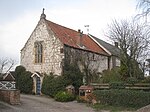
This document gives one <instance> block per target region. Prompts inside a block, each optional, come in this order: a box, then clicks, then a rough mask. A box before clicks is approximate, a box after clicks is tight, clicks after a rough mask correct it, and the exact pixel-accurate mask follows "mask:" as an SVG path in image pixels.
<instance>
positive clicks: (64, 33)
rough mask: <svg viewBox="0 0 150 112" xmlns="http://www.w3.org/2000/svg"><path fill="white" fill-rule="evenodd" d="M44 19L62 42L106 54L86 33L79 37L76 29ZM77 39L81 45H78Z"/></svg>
mask: <svg viewBox="0 0 150 112" xmlns="http://www.w3.org/2000/svg"><path fill="white" fill-rule="evenodd" d="M45 21H46V23H47V25H48V27H49V29H50V30H52V31H53V32H54V34H55V36H56V37H58V38H59V39H60V41H61V42H62V43H63V44H65V45H68V46H71V47H74V48H78V49H82V50H87V51H91V52H95V53H99V54H103V55H108V54H107V52H106V51H105V50H104V49H103V48H101V47H100V46H99V45H98V44H97V43H96V42H94V41H93V39H91V38H90V37H89V36H88V35H86V34H82V37H80V33H79V32H78V31H75V30H72V29H70V28H67V27H64V26H61V25H58V24H56V23H53V22H51V21H48V20H46V19H45ZM80 38H81V41H80ZM79 41H80V42H81V45H83V46H80V43H79Z"/></svg>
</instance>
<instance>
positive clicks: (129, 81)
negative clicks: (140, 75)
mask: <svg viewBox="0 0 150 112" xmlns="http://www.w3.org/2000/svg"><path fill="white" fill-rule="evenodd" d="M126 82H127V83H128V84H132V85H134V84H135V83H138V80H137V79H136V78H135V77H129V78H127V80H126Z"/></svg>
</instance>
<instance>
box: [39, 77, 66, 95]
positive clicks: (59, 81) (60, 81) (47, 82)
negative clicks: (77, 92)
mask: <svg viewBox="0 0 150 112" xmlns="http://www.w3.org/2000/svg"><path fill="white" fill-rule="evenodd" d="M67 85H68V82H67V81H66V80H65V79H64V78H63V77H61V76H58V77H54V76H52V75H50V76H45V77H44V79H43V83H42V89H41V91H42V93H43V94H45V95H49V96H51V97H54V96H55V95H56V94H57V93H58V92H59V91H64V90H65V88H66V86H67Z"/></svg>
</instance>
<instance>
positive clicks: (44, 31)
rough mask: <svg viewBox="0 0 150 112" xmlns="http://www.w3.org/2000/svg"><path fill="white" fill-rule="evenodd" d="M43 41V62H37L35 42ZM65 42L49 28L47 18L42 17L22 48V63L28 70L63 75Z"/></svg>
mask: <svg viewBox="0 0 150 112" xmlns="http://www.w3.org/2000/svg"><path fill="white" fill-rule="evenodd" d="M36 41H42V43H43V59H42V60H43V62H42V63H35V48H34V43H35V42H36ZM62 49H63V44H62V43H61V42H60V40H59V39H58V38H56V37H55V34H54V33H53V32H52V31H51V30H50V29H48V27H47V23H46V22H45V20H43V19H41V20H40V21H39V23H38V25H37V26H36V28H35V30H34V31H33V32H32V34H31V36H30V38H29V39H28V41H27V42H26V44H25V46H24V47H23V49H22V50H21V65H23V66H24V67H25V68H26V69H27V70H28V71H31V72H35V71H36V72H39V73H46V74H49V73H51V72H52V73H55V74H56V75H61V73H62V67H61V62H62V59H63V58H64V54H63V53H61V50H62Z"/></svg>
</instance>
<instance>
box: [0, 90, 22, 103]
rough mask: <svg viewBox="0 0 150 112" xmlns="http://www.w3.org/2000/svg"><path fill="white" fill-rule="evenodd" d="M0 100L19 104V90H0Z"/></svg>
mask: <svg viewBox="0 0 150 112" xmlns="http://www.w3.org/2000/svg"><path fill="white" fill-rule="evenodd" d="M0 100H1V101H4V102H7V103H9V104H12V105H16V104H20V91H19V90H0Z"/></svg>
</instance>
